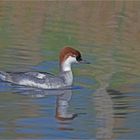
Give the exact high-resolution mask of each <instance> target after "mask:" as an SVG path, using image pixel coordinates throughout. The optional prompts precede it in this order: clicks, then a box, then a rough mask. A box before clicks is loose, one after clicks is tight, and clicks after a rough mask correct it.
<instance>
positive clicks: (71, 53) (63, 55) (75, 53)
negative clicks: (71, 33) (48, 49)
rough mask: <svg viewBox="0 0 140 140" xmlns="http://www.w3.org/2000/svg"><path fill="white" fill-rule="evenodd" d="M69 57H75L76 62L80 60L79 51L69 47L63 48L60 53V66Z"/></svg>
mask: <svg viewBox="0 0 140 140" xmlns="http://www.w3.org/2000/svg"><path fill="white" fill-rule="evenodd" d="M69 56H71V57H75V58H76V60H77V62H79V61H81V60H82V58H81V54H80V52H79V51H77V50H75V49H73V48H71V47H65V48H63V49H62V50H61V52H60V64H62V63H63V62H64V61H65V60H66V59H67V58H68V57H69Z"/></svg>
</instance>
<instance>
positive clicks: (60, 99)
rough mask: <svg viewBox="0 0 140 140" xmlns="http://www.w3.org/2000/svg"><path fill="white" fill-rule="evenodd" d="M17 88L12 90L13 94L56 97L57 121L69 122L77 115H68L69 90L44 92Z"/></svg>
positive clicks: (35, 89)
mask: <svg viewBox="0 0 140 140" xmlns="http://www.w3.org/2000/svg"><path fill="white" fill-rule="evenodd" d="M17 87H18V88H17ZM17 87H16V88H15V89H14V90H15V92H18V93H20V94H22V95H28V96H32V97H37V98H40V97H45V96H52V95H53V96H57V101H56V118H57V119H59V120H70V119H74V118H75V117H76V116H77V114H71V113H68V107H69V101H70V99H71V96H72V90H71V89H56V90H44V89H37V88H27V87H24V86H17ZM17 89H18V90H17Z"/></svg>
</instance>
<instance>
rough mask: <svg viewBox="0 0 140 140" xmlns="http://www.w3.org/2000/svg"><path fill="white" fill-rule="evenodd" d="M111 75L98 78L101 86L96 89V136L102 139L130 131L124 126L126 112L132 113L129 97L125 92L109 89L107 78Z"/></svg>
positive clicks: (108, 139) (130, 130)
mask: <svg viewBox="0 0 140 140" xmlns="http://www.w3.org/2000/svg"><path fill="white" fill-rule="evenodd" d="M110 77H111V75H110V74H109V75H106V77H104V78H103V77H102V80H101V79H100V82H101V86H100V88H98V89H97V90H96V92H95V93H94V94H95V101H94V102H95V109H96V123H97V129H96V138H97V139H102V140H114V139H115V138H117V137H119V136H120V135H121V134H122V133H129V132H132V129H130V128H127V127H126V126H125V122H126V121H127V116H126V115H127V114H128V113H129V114H130V112H131V113H132V108H131V106H130V104H129V98H128V97H127V94H126V93H122V92H120V91H117V90H113V89H109V86H108V80H109V79H110Z"/></svg>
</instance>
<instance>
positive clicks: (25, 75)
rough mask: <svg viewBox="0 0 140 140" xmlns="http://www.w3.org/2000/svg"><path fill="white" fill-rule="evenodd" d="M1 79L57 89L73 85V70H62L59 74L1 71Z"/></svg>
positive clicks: (19, 83)
mask: <svg viewBox="0 0 140 140" xmlns="http://www.w3.org/2000/svg"><path fill="white" fill-rule="evenodd" d="M0 79H1V80H3V81H7V82H11V83H14V84H18V85H25V86H31V87H37V88H44V89H55V88H63V87H66V86H71V85H72V81H73V76H72V72H71V71H65V72H62V73H60V74H59V75H58V76H55V75H52V74H50V73H45V72H13V73H12V72H0Z"/></svg>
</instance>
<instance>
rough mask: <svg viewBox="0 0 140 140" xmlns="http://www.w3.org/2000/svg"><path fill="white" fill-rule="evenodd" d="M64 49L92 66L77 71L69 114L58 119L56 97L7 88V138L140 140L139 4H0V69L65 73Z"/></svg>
mask: <svg viewBox="0 0 140 140" xmlns="http://www.w3.org/2000/svg"><path fill="white" fill-rule="evenodd" d="M64 46H71V47H73V48H75V49H78V50H80V51H81V53H82V55H83V57H84V58H85V59H87V60H88V61H90V62H91V64H90V65H79V66H73V73H74V78H75V79H74V80H75V82H74V85H77V86H81V87H83V88H84V89H79V90H76V91H75V90H74V91H73V97H72V100H71V101H70V107H69V108H70V110H71V111H72V112H76V113H79V114H80V115H79V116H78V117H77V118H75V119H74V120H71V121H68V122H63V121H62V122H59V121H57V119H55V117H54V114H55V97H44V98H35V97H28V96H21V95H19V94H12V90H11V88H10V87H9V86H8V85H7V84H5V83H1V84H0V107H1V112H0V138H2V139H6V138H14V139H16V138H17V139H20V138H21V139H26V138H27V139H28V138H36V139H43V138H45V139H47V138H48V139H49V138H65V139H72V138H73V139H74V138H76V139H82V138H84V139H105V140H114V139H115V140H116V139H118V140H119V139H132V140H139V139H140V134H139V131H140V119H139V116H140V64H139V63H140V55H139V54H140V2H138V1H117V0H113V1H87V2H86V1H38V2H37V1H22V2H18V1H0V70H1V71H31V70H37V71H47V72H52V73H54V74H57V73H59V62H58V56H59V51H60V50H61V49H62V48H63V47H64Z"/></svg>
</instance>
